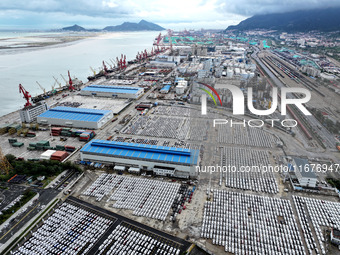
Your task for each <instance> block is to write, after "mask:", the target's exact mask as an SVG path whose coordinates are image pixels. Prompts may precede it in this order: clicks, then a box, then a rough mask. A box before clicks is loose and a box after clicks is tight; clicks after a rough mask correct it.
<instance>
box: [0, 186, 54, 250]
mask: <svg viewBox="0 0 340 255" xmlns="http://www.w3.org/2000/svg"><path fill="white" fill-rule="evenodd" d="M34 191H36V192H38V193H39V198H38V200H37V201H36V202H34V203H33V204H32V205H31V206H29V207H28V208H27V210H26V211H25V212H24V213H23V214H21V215H20V216H19V217H17V218H16V219H15V220H14V221H12V222H11V223H10V224H9V225H8V226H7V227H6V228H5V229H3V231H1V232H0V244H4V243H6V242H7V241H8V240H9V239H10V238H11V237H12V235H14V234H15V233H16V232H17V231H20V229H21V228H22V227H23V226H24V225H25V224H26V223H27V222H28V221H29V220H30V219H31V218H33V217H34V216H35V215H36V214H37V213H39V212H40V211H41V210H43V209H44V207H45V206H46V205H47V204H48V203H49V202H50V201H51V200H53V199H55V197H56V196H57V195H58V193H59V192H58V191H56V190H54V189H43V190H41V189H36V190H34Z"/></svg>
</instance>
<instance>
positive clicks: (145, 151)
mask: <svg viewBox="0 0 340 255" xmlns="http://www.w3.org/2000/svg"><path fill="white" fill-rule="evenodd" d="M80 157H81V160H83V161H91V162H101V163H106V164H115V165H123V166H129V167H138V168H140V169H143V170H152V171H153V172H154V173H155V174H157V175H163V176H174V177H194V176H196V175H197V172H196V171H195V168H194V166H196V165H197V164H198V160H199V150H192V149H184V148H176V147H164V146H156V145H148V144H138V143H125V142H116V141H105V140H92V141H90V142H89V143H87V144H86V145H85V146H84V147H83V148H82V149H81V151H80Z"/></svg>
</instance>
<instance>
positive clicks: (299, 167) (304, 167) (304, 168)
mask: <svg viewBox="0 0 340 255" xmlns="http://www.w3.org/2000/svg"><path fill="white" fill-rule="evenodd" d="M293 159H294V162H295V164H296V167H295V172H297V171H299V172H300V173H301V176H302V177H304V178H309V179H310V178H317V177H316V175H315V173H314V171H313V169H312V168H311V167H310V165H309V163H308V160H307V159H302V158H293Z"/></svg>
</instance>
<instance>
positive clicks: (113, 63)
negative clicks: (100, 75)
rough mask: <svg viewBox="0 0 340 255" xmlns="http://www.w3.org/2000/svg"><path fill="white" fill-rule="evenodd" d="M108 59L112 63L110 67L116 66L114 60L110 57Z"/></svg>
mask: <svg viewBox="0 0 340 255" xmlns="http://www.w3.org/2000/svg"><path fill="white" fill-rule="evenodd" d="M110 61H111V63H112V65H113V66H112V68H114V67H115V66H116V64H115V61H114V60H113V59H112V58H110Z"/></svg>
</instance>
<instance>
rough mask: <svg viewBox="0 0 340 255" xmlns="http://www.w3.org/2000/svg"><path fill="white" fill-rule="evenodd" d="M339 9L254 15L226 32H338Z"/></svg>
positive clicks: (339, 25) (339, 28)
mask: <svg viewBox="0 0 340 255" xmlns="http://www.w3.org/2000/svg"><path fill="white" fill-rule="evenodd" d="M339 14H340V8H339V7H338V8H326V9H314V10H303V11H294V12H287V13H272V14H262V15H255V16H253V17H251V18H248V19H246V20H243V21H241V22H240V23H239V24H238V25H236V26H229V27H228V28H227V29H226V31H230V30H236V31H245V30H254V29H268V30H278V31H284V32H307V31H313V30H317V31H321V32H331V31H339V30H340V15H339Z"/></svg>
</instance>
